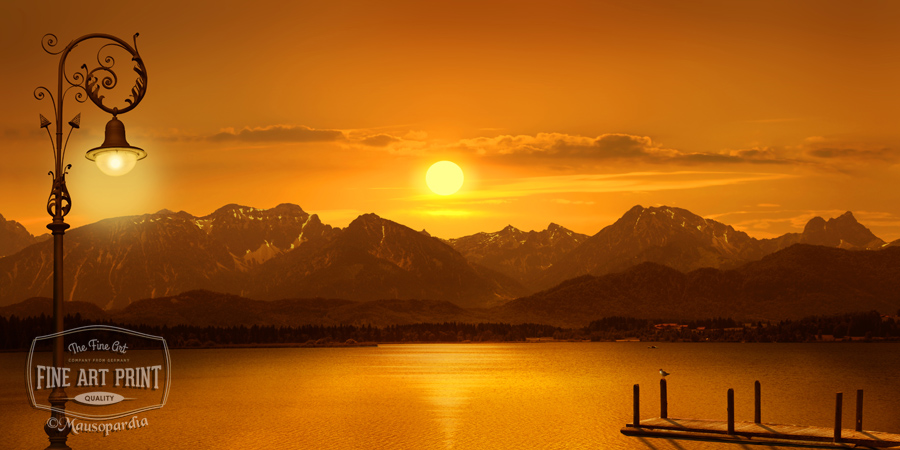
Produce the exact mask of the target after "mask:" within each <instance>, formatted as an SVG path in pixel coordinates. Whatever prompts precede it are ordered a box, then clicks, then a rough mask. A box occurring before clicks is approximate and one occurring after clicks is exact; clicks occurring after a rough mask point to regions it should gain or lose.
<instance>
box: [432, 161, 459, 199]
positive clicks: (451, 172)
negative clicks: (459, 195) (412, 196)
mask: <svg viewBox="0 0 900 450" xmlns="http://www.w3.org/2000/svg"><path fill="white" fill-rule="evenodd" d="M464 180H465V177H464V176H463V171H462V169H460V168H459V166H457V165H456V164H454V163H453V162H451V161H438V162H436V163H434V164H432V165H431V167H429V168H428V172H426V173H425V184H427V185H428V188H429V189H431V191H432V192H434V193H435V194H438V195H451V194H455V193H456V191H458V190H459V188H461V187H462V185H463V181H464Z"/></svg>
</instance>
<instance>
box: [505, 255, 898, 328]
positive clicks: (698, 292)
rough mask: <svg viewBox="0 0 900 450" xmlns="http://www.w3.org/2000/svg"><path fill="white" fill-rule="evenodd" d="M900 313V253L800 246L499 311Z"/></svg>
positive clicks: (515, 317) (546, 319)
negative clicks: (723, 266)
mask: <svg viewBox="0 0 900 450" xmlns="http://www.w3.org/2000/svg"><path fill="white" fill-rule="evenodd" d="M898 307H900V249H897V248H888V249H885V250H882V251H877V252H873V251H865V252H863V251H848V250H843V249H835V248H828V247H822V246H812V245H802V244H798V245H793V246H791V247H789V248H787V249H785V250H781V251H779V252H776V253H774V254H772V255H769V256H766V257H764V258H763V259H762V260H760V261H755V262H750V263H747V264H745V265H744V266H742V267H740V268H738V269H733V270H719V269H713V268H701V269H696V270H693V271H690V272H688V273H683V272H680V271H677V270H674V269H672V268H669V267H666V266H663V265H660V264H656V263H649V262H645V263H641V264H639V265H637V266H634V267H632V268H630V269H627V270H625V271H623V272H618V273H612V274H607V275H603V276H599V277H598V276H591V275H586V276H582V277H579V278H576V279H573V280H568V281H566V282H564V283H561V284H560V285H558V286H556V287H554V288H552V289H549V290H546V291H543V292H540V293H537V294H534V295H532V296H529V297H525V298H521V299H517V300H514V301H511V302H509V303H507V304H505V305H503V306H500V307H498V308H496V309H495V310H494V311H493V312H494V313H495V314H497V317H498V318H499V319H501V320H503V321H509V322H513V323H520V322H533V321H540V322H541V323H547V324H551V325H565V326H582V325H585V324H587V323H588V322H589V321H590V320H592V319H596V318H600V317H609V316H628V317H638V318H665V317H668V318H672V319H692V318H706V317H734V318H740V319H751V320H780V319H787V318H800V317H804V316H809V315H817V314H836V313H844V312H852V311H867V310H879V311H883V312H893V311H896V310H897V308H898Z"/></svg>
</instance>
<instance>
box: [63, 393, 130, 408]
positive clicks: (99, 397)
mask: <svg viewBox="0 0 900 450" xmlns="http://www.w3.org/2000/svg"><path fill="white" fill-rule="evenodd" d="M122 400H125V397H122V396H121V395H119V394H113V393H112V392H87V393H84V394H78V395H76V396H75V401H76V402H78V403H81V404H82V405H93V406H103V405H113V404H116V403H119V402H121V401H122Z"/></svg>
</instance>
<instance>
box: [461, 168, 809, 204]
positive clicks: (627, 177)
mask: <svg viewBox="0 0 900 450" xmlns="http://www.w3.org/2000/svg"><path fill="white" fill-rule="evenodd" d="M791 177H793V175H787V174H774V173H739V172H697V171H681V172H634V173H623V174H608V175H562V176H546V177H531V178H520V179H516V180H511V181H501V182H498V183H496V184H495V185H493V186H490V187H489V189H486V190H482V191H475V192H469V193H466V194H465V195H466V197H469V198H485V197H501V198H503V197H523V196H529V195H540V194H561V193H609V192H652V191H664V190H682V189H700V188H708V187H715V186H728V185H733V184H741V183H752V182H760V181H771V180H779V179H785V178H791Z"/></svg>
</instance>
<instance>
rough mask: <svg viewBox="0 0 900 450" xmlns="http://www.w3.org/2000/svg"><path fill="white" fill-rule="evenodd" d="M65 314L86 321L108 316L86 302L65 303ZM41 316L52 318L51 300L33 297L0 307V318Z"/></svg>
mask: <svg viewBox="0 0 900 450" xmlns="http://www.w3.org/2000/svg"><path fill="white" fill-rule="evenodd" d="M64 310H65V313H66V314H71V315H73V316H74V315H75V314H81V317H82V318H84V319H86V320H103V319H105V318H107V317H108V315H107V314H106V313H105V312H104V311H103V310H102V309H100V308H99V307H98V306H97V305H95V304H93V303H88V302H66V303H65V306H64ZM41 314H43V315H45V316H47V317H52V316H53V299H50V298H46V297H33V298H29V299H27V300H25V301H22V302H19V303H15V304H12V305H8V306H0V316H4V317H10V316H16V317H19V318H23V317H39V316H40V315H41Z"/></svg>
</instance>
